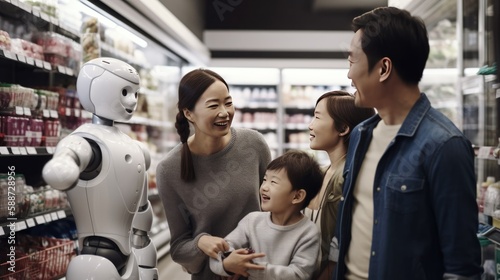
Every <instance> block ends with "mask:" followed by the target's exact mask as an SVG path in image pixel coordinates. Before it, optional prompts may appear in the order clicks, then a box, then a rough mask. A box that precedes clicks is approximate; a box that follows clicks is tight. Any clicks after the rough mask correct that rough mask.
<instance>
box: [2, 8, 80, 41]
mask: <svg viewBox="0 0 500 280" xmlns="http://www.w3.org/2000/svg"><path fill="white" fill-rule="evenodd" d="M7 5H10V8H14V9H15V8H18V9H21V10H24V11H25V12H26V13H29V14H32V15H33V16H34V17H36V18H38V19H39V20H42V21H44V22H46V23H50V24H52V25H53V26H54V27H56V28H57V29H58V30H57V31H58V33H62V34H63V35H65V36H68V37H70V38H72V39H75V40H76V39H78V38H79V35H78V30H73V29H72V28H70V27H68V26H66V25H65V24H64V23H63V22H59V19H58V18H56V17H53V16H50V15H48V14H46V13H45V12H42V11H40V9H39V8H38V7H33V6H31V5H30V4H29V3H26V2H23V1H20V0H0V7H2V10H4V11H5V10H8V7H7Z"/></svg>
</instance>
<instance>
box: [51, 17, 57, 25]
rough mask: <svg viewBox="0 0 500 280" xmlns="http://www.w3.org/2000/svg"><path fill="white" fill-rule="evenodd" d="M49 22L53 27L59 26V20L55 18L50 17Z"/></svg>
mask: <svg viewBox="0 0 500 280" xmlns="http://www.w3.org/2000/svg"><path fill="white" fill-rule="evenodd" d="M50 22H51V23H52V24H54V25H59V20H58V19H57V18H55V17H50Z"/></svg>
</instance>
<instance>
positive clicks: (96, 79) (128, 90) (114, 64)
mask: <svg viewBox="0 0 500 280" xmlns="http://www.w3.org/2000/svg"><path fill="white" fill-rule="evenodd" d="M139 82H140V80H139V74H137V71H136V70H135V69H134V68H133V67H132V66H130V65H128V64H127V63H125V62H123V61H120V60H117V59H112V58H97V59H93V60H91V61H89V62H87V63H85V64H84V66H83V67H82V69H81V70H80V74H79V76H78V81H77V91H78V95H79V97H80V102H81V103H82V105H83V107H84V108H85V109H86V110H87V111H89V112H91V113H94V114H95V115H97V116H99V117H102V118H106V119H108V120H129V119H130V118H131V117H132V115H133V113H134V112H135V109H136V107H137V91H138V90H139Z"/></svg>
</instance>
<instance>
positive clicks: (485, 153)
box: [477, 147, 493, 159]
mask: <svg viewBox="0 0 500 280" xmlns="http://www.w3.org/2000/svg"><path fill="white" fill-rule="evenodd" d="M492 150H493V148H492V147H481V148H479V151H478V152H477V158H482V159H487V158H489V157H490V155H491V152H492Z"/></svg>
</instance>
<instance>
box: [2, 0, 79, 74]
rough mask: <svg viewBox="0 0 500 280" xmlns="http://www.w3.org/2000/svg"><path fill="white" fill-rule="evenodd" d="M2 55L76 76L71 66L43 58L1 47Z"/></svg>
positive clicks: (44, 68)
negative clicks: (50, 61) (57, 63)
mask: <svg viewBox="0 0 500 280" xmlns="http://www.w3.org/2000/svg"><path fill="white" fill-rule="evenodd" d="M0 1H1V0H0ZM0 57H2V58H7V59H10V60H13V61H16V62H20V63H22V64H24V65H26V66H31V67H33V68H38V69H42V70H45V71H52V72H55V73H59V74H63V75H67V76H71V77H75V76H76V74H75V72H74V71H73V69H71V68H69V67H66V66H61V65H55V64H51V63H49V62H47V61H44V60H41V59H34V58H32V57H28V56H24V55H21V54H17V53H14V52H11V51H9V50H4V49H0Z"/></svg>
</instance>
